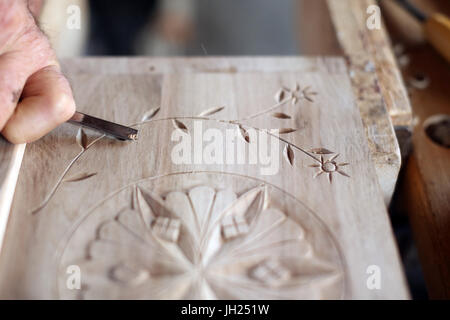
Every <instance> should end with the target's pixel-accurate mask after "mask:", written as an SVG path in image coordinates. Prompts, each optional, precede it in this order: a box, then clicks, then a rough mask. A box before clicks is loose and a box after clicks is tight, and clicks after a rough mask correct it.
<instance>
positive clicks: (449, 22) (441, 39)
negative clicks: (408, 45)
mask: <svg viewBox="0 0 450 320" xmlns="http://www.w3.org/2000/svg"><path fill="white" fill-rule="evenodd" d="M424 30H425V34H426V36H427V39H428V41H429V42H430V43H431V45H433V47H434V48H435V49H436V50H437V51H439V53H440V54H441V55H442V56H443V57H444V58H445V59H447V61H448V62H450V19H449V18H448V17H446V16H444V15H443V14H440V13H435V14H433V15H431V16H430V17H428V19H427V20H426V21H425V23H424Z"/></svg>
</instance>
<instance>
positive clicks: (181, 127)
mask: <svg viewBox="0 0 450 320" xmlns="http://www.w3.org/2000/svg"><path fill="white" fill-rule="evenodd" d="M172 123H173V126H174V127H175V129H179V130H181V131H183V132H185V133H188V132H189V131H188V128H187V127H186V125H185V124H184V123H183V122H181V121H179V120H177V119H174V120H172Z"/></svg>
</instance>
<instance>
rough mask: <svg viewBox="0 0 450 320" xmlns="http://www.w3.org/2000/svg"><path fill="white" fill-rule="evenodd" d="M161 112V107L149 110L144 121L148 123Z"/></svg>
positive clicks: (143, 118) (143, 117)
mask: <svg viewBox="0 0 450 320" xmlns="http://www.w3.org/2000/svg"><path fill="white" fill-rule="evenodd" d="M159 110H161V107H158V108H153V109H150V110H148V111H147V112H146V113H144V115H143V116H142V121H148V120H150V119H152V118H153V117H154V116H156V115H157V114H158V112H159Z"/></svg>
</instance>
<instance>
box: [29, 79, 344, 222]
mask: <svg viewBox="0 0 450 320" xmlns="http://www.w3.org/2000/svg"><path fill="white" fill-rule="evenodd" d="M286 93H287V94H288V96H287V97H285V95H286ZM315 94H316V93H315V92H309V87H306V88H305V89H303V90H300V86H299V85H298V84H296V85H295V88H294V89H292V90H291V89H288V88H282V89H281V91H279V92H278V93H277V96H276V99H277V103H276V104H275V105H273V106H271V107H269V108H267V109H264V110H263V111H261V112H258V113H255V114H253V115H250V116H248V117H245V118H242V119H238V120H222V119H214V118H209V117H207V116H201V115H200V116H184V117H168V118H160V119H153V118H152V117H154V116H155V115H156V114H157V113H158V111H159V109H160V108H155V109H152V110H150V111H149V112H148V113H147V115H146V116H147V117H150V119H148V120H143V121H141V122H137V123H133V124H130V125H128V126H130V127H135V126H140V125H145V124H149V123H152V122H156V121H177V122H178V121H181V120H184V119H185V120H202V121H216V122H218V123H225V124H229V125H234V126H238V127H239V128H243V127H244V128H246V129H253V130H255V131H260V132H265V133H266V134H268V135H269V136H272V137H274V138H276V139H279V140H280V141H281V142H283V143H285V144H286V145H287V146H289V147H291V148H293V149H295V150H298V151H300V152H302V153H303V154H305V155H307V156H308V157H310V158H311V159H313V160H314V161H316V162H317V163H318V165H312V166H311V167H323V165H324V163H326V162H330V161H332V160H334V159H335V158H336V157H337V155H335V156H334V157H333V158H332V159H331V160H324V159H323V156H322V154H332V153H333V152H331V151H329V150H327V149H323V148H319V149H315V150H316V151H313V152H308V151H306V150H305V149H304V148H302V147H299V146H297V145H295V144H293V143H292V142H289V141H288V140H286V139H284V138H282V137H280V136H278V135H276V134H274V133H272V132H271V131H270V130H267V129H261V128H257V127H253V126H249V125H245V124H242V122H244V121H248V120H251V119H255V118H257V117H259V116H262V115H265V114H268V113H269V112H272V111H274V110H276V109H277V108H279V107H281V106H283V105H285V104H286V103H288V102H291V103H292V105H295V104H297V102H298V101H299V100H301V99H302V98H304V99H306V100H308V101H310V102H313V100H312V98H311V97H310V95H315ZM223 109H224V107H221V108H216V109H212V111H211V112H210V110H207V111H206V113H205V114H207V115H211V114H214V113H216V112H220V111H221V110H223ZM283 115H284V114H283ZM286 116H287V115H286ZM183 125H184V124H183ZM294 131H296V130H295V129H292V130H289V131H288V132H285V133H291V132H294ZM104 137H105V135H103V136H100V137H98V138H97V139H95V140H94V141H92V142H91V143H90V144H88V145H87V146H85V147H82V151H81V152H80V153H78V154H77V155H76V156H75V158H73V159H72V161H71V162H70V163H69V165H68V166H67V167H66V169H65V170H64V172H63V173H62V174H61V176H60V177H59V179H58V180H57V182H56V184H55V186H54V187H53V188H52V190H51V191H50V193H49V194H48V195H47V197H46V198H45V199H44V201H43V202H42V203H41V204H40V205H39V206H38V207H37V208H35V209H34V210H32V212H31V213H32V214H36V213H38V212H39V211H41V210H42V209H43V208H44V207H45V206H47V204H48V202H49V201H50V200H51V198H52V197H53V195H54V194H55V192H56V191H57V189H58V188H59V186H60V185H61V183H62V182H63V181H64V178H65V176H66V175H67V173H68V172H69V171H70V169H71V168H72V166H73V165H74V164H75V163H76V161H77V160H78V159H79V158H80V157H81V156H82V155H83V154H84V153H85V152H86V151H87V150H88V149H90V148H91V147H92V146H93V145H95V144H96V143H97V142H98V141H100V140H101V139H103V138H104ZM313 153H315V154H321V156H320V159H319V158H317V157H316V156H315V155H314V154H313ZM289 161H290V162H291V160H289ZM291 164H292V162H291ZM339 165H340V166H345V165H348V163H343V164H339ZM336 168H338V166H337V165H336ZM336 172H339V173H340V174H342V175H345V176H347V177H348V175H347V174H344V173H342V172H340V171H338V170H336ZM329 178H330V182H331V173H329Z"/></svg>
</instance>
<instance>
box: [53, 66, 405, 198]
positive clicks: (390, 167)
mask: <svg viewBox="0 0 450 320" xmlns="http://www.w3.org/2000/svg"><path fill="white" fill-rule="evenodd" d="M62 66H63V69H64V70H65V72H66V74H68V76H69V77H70V76H71V75H72V74H79V73H88V74H99V73H101V74H166V73H181V72H183V73H184V72H189V73H203V72H206V73H237V72H263V73H267V72H314V71H317V72H320V71H321V70H324V71H325V72H328V69H329V68H334V66H332V65H329V64H327V63H324V62H323V60H322V58H320V57H317V58H308V59H302V58H298V57H271V58H269V57H238V58H230V57H214V58H204V57H202V58H151V59H150V58H84V59H65V60H63V61H62ZM376 82H377V78H376V75H375V73H374V72H370V71H369V72H364V69H363V68H362V67H361V69H360V70H359V71H358V72H357V73H354V77H353V79H352V86H353V92H354V95H356V96H357V97H358V100H357V106H358V108H359V110H360V113H361V118H362V120H363V126H364V129H365V132H366V137H367V139H368V141H369V150H370V153H371V157H372V160H373V162H374V164H375V170H376V173H377V176H378V181H379V183H380V186H381V189H382V191H383V194H384V199H385V203H386V204H389V202H390V199H391V197H392V193H393V191H394V187H395V184H396V182H397V176H398V172H399V171H400V165H401V157H400V150H399V146H398V143H397V139H396V136H395V132H394V130H393V127H392V123H391V121H390V118H389V114H388V113H387V111H386V108H385V105H384V102H383V98H382V96H381V94H380V92H379V91H378V89H377V88H378V86H377V85H374V83H376Z"/></svg>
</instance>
